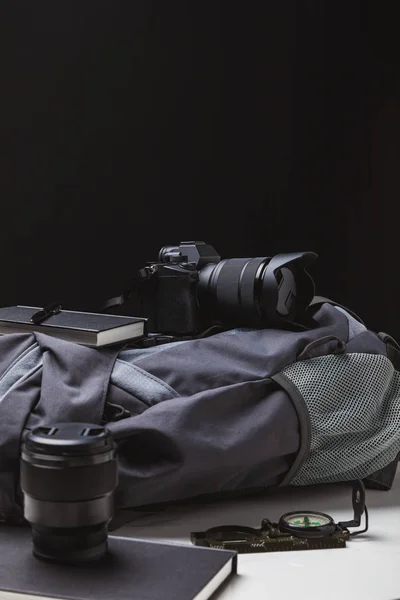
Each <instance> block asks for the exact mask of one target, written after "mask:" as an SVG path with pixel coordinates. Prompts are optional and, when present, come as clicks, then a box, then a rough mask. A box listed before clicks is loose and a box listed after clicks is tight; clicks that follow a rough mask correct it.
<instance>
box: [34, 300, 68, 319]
mask: <svg viewBox="0 0 400 600" xmlns="http://www.w3.org/2000/svg"><path fill="white" fill-rule="evenodd" d="M60 310H61V304H59V303H58V302H51V304H47V306H44V307H43V308H42V309H41V310H39V311H38V312H36V313H35V314H34V315H32V317H31V319H30V322H31V323H34V324H35V325H39V323H43V321H45V320H46V319H48V318H49V317H51V316H52V315H56V314H57V313H59V312H60Z"/></svg>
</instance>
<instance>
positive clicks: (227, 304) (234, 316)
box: [108, 241, 317, 336]
mask: <svg viewBox="0 0 400 600" xmlns="http://www.w3.org/2000/svg"><path fill="white" fill-rule="evenodd" d="M316 258H317V255H316V254H314V253H313V252H298V253H292V254H277V255H275V256H273V257H265V256H263V257H258V258H231V259H225V260H221V257H220V256H219V254H218V253H217V251H216V250H215V249H214V248H213V246H211V245H210V244H207V243H206V242H202V241H199V242H196V241H193V242H181V243H180V244H179V246H164V247H163V248H161V250H160V251H159V254H158V260H157V261H154V262H148V263H147V264H146V265H145V266H144V267H143V268H142V269H141V270H140V271H139V274H138V279H137V282H138V284H137V291H138V292H139V296H140V298H141V303H142V312H143V316H145V317H147V318H148V319H149V322H148V330H149V331H150V332H155V333H162V334H170V335H177V336H179V335H189V336H193V335H196V334H199V333H201V332H204V331H205V330H207V329H209V328H210V327H213V326H215V325H217V326H218V325H219V326H222V327H224V328H232V327H255V328H263V327H266V326H273V325H274V323H275V324H276V323H278V322H282V321H286V322H293V323H295V322H297V321H298V320H301V317H302V315H303V314H304V312H305V310H306V308H307V306H308V305H309V303H310V301H311V300H312V298H313V296H314V282H313V280H312V278H311V277H310V275H309V274H308V272H307V268H308V267H309V265H310V264H311V263H313V262H314V261H315V260H316ZM110 306H112V302H111V304H108V308H109V307H110Z"/></svg>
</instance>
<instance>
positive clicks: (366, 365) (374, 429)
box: [282, 354, 400, 485]
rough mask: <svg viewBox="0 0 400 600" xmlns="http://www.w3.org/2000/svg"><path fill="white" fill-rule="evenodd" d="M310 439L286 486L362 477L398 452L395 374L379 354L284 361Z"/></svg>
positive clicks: (399, 380)
mask: <svg viewBox="0 0 400 600" xmlns="http://www.w3.org/2000/svg"><path fill="white" fill-rule="evenodd" d="M282 375H283V376H284V377H285V378H286V379H287V380H289V381H290V382H291V383H292V384H293V385H294V386H295V387H296V388H297V390H298V391H299V393H300V395H301V396H302V398H303V400H304V402H305V404H306V406H307V410H308V413H309V418H310V421H311V444H310V448H309V451H308V453H307V454H306V456H305V459H304V461H303V463H302V465H301V467H300V469H299V470H298V471H297V473H296V474H295V476H294V477H293V479H292V480H291V481H290V484H291V485H309V484H313V483H322V482H333V481H348V480H352V479H358V478H364V477H366V476H367V475H370V474H371V473H373V472H374V471H378V470H379V469H382V468H383V467H385V466H386V465H388V464H389V463H390V462H391V461H392V460H394V459H395V458H396V456H397V454H398V452H399V451H400V374H399V373H398V372H397V371H395V370H394V368H393V365H392V363H391V362H390V361H389V359H387V358H386V357H385V356H383V355H380V354H341V355H329V356H323V357H318V358H313V359H310V360H305V361H301V362H298V363H294V364H291V365H289V366H288V367H287V368H286V369H284V370H283V371H282Z"/></svg>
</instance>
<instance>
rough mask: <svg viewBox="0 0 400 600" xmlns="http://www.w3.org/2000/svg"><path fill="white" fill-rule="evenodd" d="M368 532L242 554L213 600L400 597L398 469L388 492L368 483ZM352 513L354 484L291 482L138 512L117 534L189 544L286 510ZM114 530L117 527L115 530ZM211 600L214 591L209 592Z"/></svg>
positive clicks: (341, 516)
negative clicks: (327, 546) (301, 547)
mask: <svg viewBox="0 0 400 600" xmlns="http://www.w3.org/2000/svg"><path fill="white" fill-rule="evenodd" d="M367 506H368V509H369V531H368V532H367V533H366V534H364V535H363V536H360V537H359V538H357V537H356V538H354V539H353V540H350V541H349V542H348V544H347V547H346V548H338V549H333V550H306V551H296V552H274V553H259V554H240V555H239V557H238V575H237V576H236V577H234V578H232V580H231V581H230V582H229V583H228V584H227V586H226V587H225V588H224V589H223V590H222V591H221V592H220V593H217V594H216V598H215V600H217V599H218V600H228V599H229V600H258V599H260V600H267V599H268V598H273V599H274V600H283V599H285V600H287V599H289V598H290V599H292V598H297V599H300V598H304V599H305V598H307V600H312V599H314V598H315V599H318V600H321V599H323V600H330V599H332V600H333V599H335V600H350V599H351V600H354V599H358V598H360V599H363V600H369V599H371V600H395V599H399V598H400V471H398V474H397V477H396V480H395V482H394V485H393V488H392V490H391V491H389V492H382V491H375V490H367ZM297 509H303V510H314V509H315V510H319V511H322V512H325V513H328V514H329V515H331V516H332V517H333V518H334V519H335V521H347V520H350V519H352V518H353V511H352V502H351V486H350V485H347V484H341V485H332V484H331V485H321V486H312V487H309V488H302V489H297V488H291V489H286V490H279V491H274V492H273V493H270V494H268V495H263V496H261V497H260V496H257V497H253V498H241V499H237V500H235V501H229V502H226V501H224V502H222V501H219V502H213V503H207V504H202V505H191V506H183V507H182V506H180V507H173V508H172V507H171V508H168V509H166V510H164V511H161V512H159V513H157V514H148V515H142V516H138V517H136V518H135V519H134V520H133V521H132V522H131V523H129V524H128V525H125V526H123V527H122V528H120V529H118V535H124V536H129V537H134V538H143V539H151V540H160V541H169V542H175V543H190V532H191V531H204V530H206V529H207V528H209V527H213V526H215V525H229V524H234V525H248V526H250V527H259V526H260V524H261V520H262V519H263V518H264V517H268V518H269V519H271V520H278V519H279V517H280V516H281V515H282V514H283V513H285V512H288V511H291V510H297ZM116 533H117V532H116ZM213 600H214V598H213Z"/></svg>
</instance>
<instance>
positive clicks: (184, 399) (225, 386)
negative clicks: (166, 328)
mask: <svg viewBox="0 0 400 600" xmlns="http://www.w3.org/2000/svg"><path fill="white" fill-rule="evenodd" d="M308 317H309V320H310V326H309V327H307V328H300V327H293V328H292V329H290V328H288V329H274V328H269V329H235V330H230V331H225V332H222V333H218V334H216V335H213V336H210V337H206V338H202V339H194V340H188V341H180V342H173V343H169V344H162V345H155V346H153V347H147V348H144V347H139V346H138V347H135V348H107V349H102V350H96V349H92V348H89V347H86V346H79V345H77V344H72V343H69V342H65V341H62V340H58V339H56V338H53V337H49V336H46V335H43V334H39V333H35V334H11V335H6V336H3V337H0V520H3V521H13V520H16V521H18V520H20V519H21V493H20V489H19V475H18V472H19V452H20V440H21V436H22V434H23V433H24V431H26V430H28V429H31V428H33V427H36V426H39V425H45V424H48V423H50V422H57V421H82V422H91V423H103V424H107V426H108V428H109V429H110V430H111V432H112V433H113V435H114V438H115V440H116V442H117V447H118V461H119V487H118V489H117V494H116V501H117V506H119V507H121V508H124V507H137V506H143V505H149V504H158V503H169V502H172V501H176V500H183V499H188V498H193V497H198V496H203V495H210V494H211V495H212V496H214V495H221V494H222V495H224V494H228V495H232V494H239V493H243V492H244V493H248V492H251V491H254V490H260V489H265V488H268V487H271V486H278V485H296V486H300V485H310V484H317V483H322V482H335V481H348V480H353V479H364V481H366V482H367V484H369V485H371V486H375V487H380V488H381V489H390V487H391V483H392V480H393V477H394V473H395V470H396V466H397V460H398V455H399V452H400V372H399V371H400V358H399V357H400V350H399V347H398V346H397V344H396V342H395V341H394V340H393V339H392V338H391V337H390V336H388V335H386V334H382V333H381V334H376V333H374V332H372V331H370V330H369V329H368V328H367V327H366V326H365V325H364V324H363V323H362V322H361V321H360V320H359V319H358V318H357V317H356V316H355V315H353V314H352V313H350V312H349V311H348V310H346V309H344V308H342V307H340V306H338V305H334V303H331V302H329V301H326V300H324V299H318V298H315V299H314V301H313V303H312V304H311V305H310V307H309V309H308Z"/></svg>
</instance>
